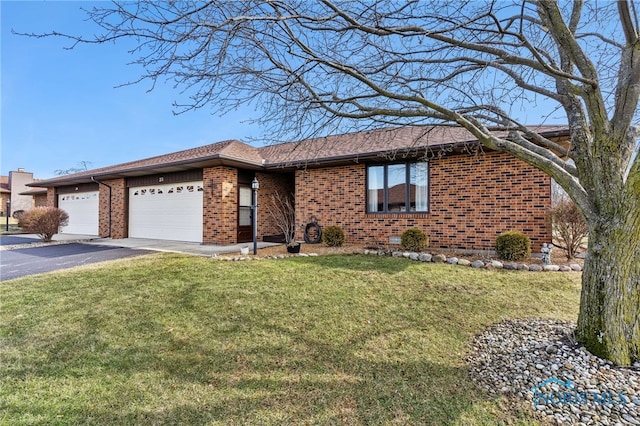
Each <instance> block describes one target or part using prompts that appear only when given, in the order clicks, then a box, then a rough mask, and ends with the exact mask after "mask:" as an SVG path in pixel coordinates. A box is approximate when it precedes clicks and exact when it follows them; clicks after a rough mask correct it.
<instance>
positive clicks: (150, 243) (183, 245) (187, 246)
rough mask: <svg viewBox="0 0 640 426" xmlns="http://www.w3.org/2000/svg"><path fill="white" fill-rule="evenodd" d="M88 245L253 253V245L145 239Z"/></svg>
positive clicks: (94, 241)
mask: <svg viewBox="0 0 640 426" xmlns="http://www.w3.org/2000/svg"><path fill="white" fill-rule="evenodd" d="M87 244H97V245H102V246H114V247H126V248H130V249H139V250H152V251H165V252H171V253H184V254H191V255H195V256H206V257H212V256H218V255H222V254H232V253H237V254H238V255H240V250H241V249H242V248H244V247H248V248H249V253H253V243H242V244H231V245H226V246H222V245H210V244H199V243H189V242H184V241H166V240H150V239H145V238H123V239H118V240H112V239H110V238H94V239H92V240H91V241H88V242H87ZM277 245H279V244H276V243H264V242H258V250H260V249H261V248H264V247H271V246H277Z"/></svg>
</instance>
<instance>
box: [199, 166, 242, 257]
mask: <svg viewBox="0 0 640 426" xmlns="http://www.w3.org/2000/svg"><path fill="white" fill-rule="evenodd" d="M202 175H203V176H202V177H203V189H204V194H203V197H204V198H203V218H202V220H203V234H204V235H203V236H202V242H203V243H205V244H235V243H236V241H237V239H238V170H237V169H235V168H233V167H224V166H220V167H211V168H205V169H203V171H202Z"/></svg>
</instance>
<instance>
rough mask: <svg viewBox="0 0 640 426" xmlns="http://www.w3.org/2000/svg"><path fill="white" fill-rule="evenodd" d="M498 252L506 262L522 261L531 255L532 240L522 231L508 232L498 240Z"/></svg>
mask: <svg viewBox="0 0 640 426" xmlns="http://www.w3.org/2000/svg"><path fill="white" fill-rule="evenodd" d="M496 251H497V252H498V256H500V258H501V259H504V260H520V259H524V258H527V257H529V256H530V255H531V240H530V239H529V237H527V236H526V235H525V234H523V233H522V232H520V231H508V232H505V233H503V234H500V235H498V238H496Z"/></svg>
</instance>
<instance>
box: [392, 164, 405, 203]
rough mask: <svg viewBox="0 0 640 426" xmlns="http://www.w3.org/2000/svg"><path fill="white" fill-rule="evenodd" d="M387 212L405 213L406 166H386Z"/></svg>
mask: <svg viewBox="0 0 640 426" xmlns="http://www.w3.org/2000/svg"><path fill="white" fill-rule="evenodd" d="M387 174H388V175H387V182H388V183H387V184H388V190H387V210H388V211H390V212H406V211H407V195H406V194H407V166H406V164H391V165H389V166H387Z"/></svg>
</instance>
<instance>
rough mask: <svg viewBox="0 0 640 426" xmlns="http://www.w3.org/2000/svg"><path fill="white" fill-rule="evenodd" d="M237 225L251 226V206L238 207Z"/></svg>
mask: <svg viewBox="0 0 640 426" xmlns="http://www.w3.org/2000/svg"><path fill="white" fill-rule="evenodd" d="M238 225H240V226H251V207H242V206H241V207H240V208H239V209H238Z"/></svg>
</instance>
